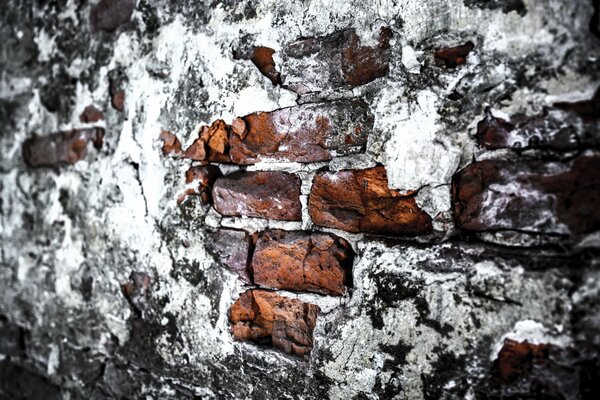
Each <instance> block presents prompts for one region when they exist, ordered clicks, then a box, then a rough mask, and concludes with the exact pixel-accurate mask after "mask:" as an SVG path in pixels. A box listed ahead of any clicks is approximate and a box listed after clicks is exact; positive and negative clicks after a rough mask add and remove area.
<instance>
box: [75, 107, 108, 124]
mask: <svg viewBox="0 0 600 400" xmlns="http://www.w3.org/2000/svg"><path fill="white" fill-rule="evenodd" d="M102 119H104V113H103V112H102V111H100V110H98V109H97V108H96V107H95V106H94V105H93V104H90V105H89V106H87V107H86V108H84V109H83V112H82V113H81V114H80V115H79V120H80V121H81V122H86V123H91V122H98V121H100V120H102Z"/></svg>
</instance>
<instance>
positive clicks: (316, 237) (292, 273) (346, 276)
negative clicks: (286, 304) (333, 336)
mask: <svg viewBox="0 0 600 400" xmlns="http://www.w3.org/2000/svg"><path fill="white" fill-rule="evenodd" d="M353 257H354V253H353V252H352V248H351V247H350V244H349V243H348V242H347V241H345V240H344V239H342V238H340V237H338V236H336V235H333V234H328V233H312V234H311V233H306V232H288V231H281V230H272V231H267V232H264V233H263V234H261V235H260V236H259V238H258V240H257V242H256V247H255V250H254V255H253V257H252V272H253V274H254V283H255V284H257V285H260V286H265V287H270V288H277V289H288V290H298V291H307V292H316V293H322V294H330V295H342V294H344V293H345V291H346V286H350V285H351V280H352V278H351V269H352V260H353Z"/></svg>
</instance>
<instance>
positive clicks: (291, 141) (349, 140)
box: [230, 100, 373, 164]
mask: <svg viewBox="0 0 600 400" xmlns="http://www.w3.org/2000/svg"><path fill="white" fill-rule="evenodd" d="M242 121H243V122H244V124H242ZM235 127H236V129H235V130H234V132H236V134H234V135H231V136H230V140H231V159H232V161H233V162H235V163H237V164H253V163H256V162H258V161H261V160H262V159H269V158H273V159H277V160H282V161H299V162H315V161H325V160H330V159H331V158H332V157H333V155H334V154H338V155H344V154H349V153H350V152H356V151H357V150H358V151H361V150H364V147H365V145H366V143H367V138H368V135H369V133H370V132H371V129H372V128H373V116H372V115H371V113H370V111H369V108H368V106H367V105H366V103H365V102H363V101H361V100H341V101H333V102H327V103H317V104H306V105H301V106H296V107H289V108H284V109H280V110H276V111H273V112H259V113H254V114H250V115H247V116H245V117H243V118H242V119H241V120H240V119H238V120H236V122H235Z"/></svg>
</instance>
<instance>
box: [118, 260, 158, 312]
mask: <svg viewBox="0 0 600 400" xmlns="http://www.w3.org/2000/svg"><path fill="white" fill-rule="evenodd" d="M151 283H152V280H151V279H150V276H148V275H147V274H145V273H143V272H137V271H133V272H132V273H131V275H130V276H129V282H127V283H124V284H123V285H121V291H122V292H123V295H124V296H125V298H126V299H127V301H128V302H129V304H130V305H131V307H132V308H133V310H134V312H135V313H136V314H137V315H138V316H141V315H142V312H143V311H144V309H145V308H146V305H147V302H148V298H149V294H150V284H151Z"/></svg>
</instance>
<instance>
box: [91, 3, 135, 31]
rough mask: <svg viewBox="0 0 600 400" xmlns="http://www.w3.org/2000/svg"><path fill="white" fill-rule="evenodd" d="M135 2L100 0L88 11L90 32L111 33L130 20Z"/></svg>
mask: <svg viewBox="0 0 600 400" xmlns="http://www.w3.org/2000/svg"><path fill="white" fill-rule="evenodd" d="M133 10H135V0H100V1H99V2H98V3H97V4H96V5H94V6H93V7H92V8H91V10H90V25H91V28H92V32H96V31H106V32H112V31H114V30H115V29H117V28H118V27H119V26H121V25H123V24H124V23H126V22H128V21H129V20H130V19H131V14H133Z"/></svg>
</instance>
